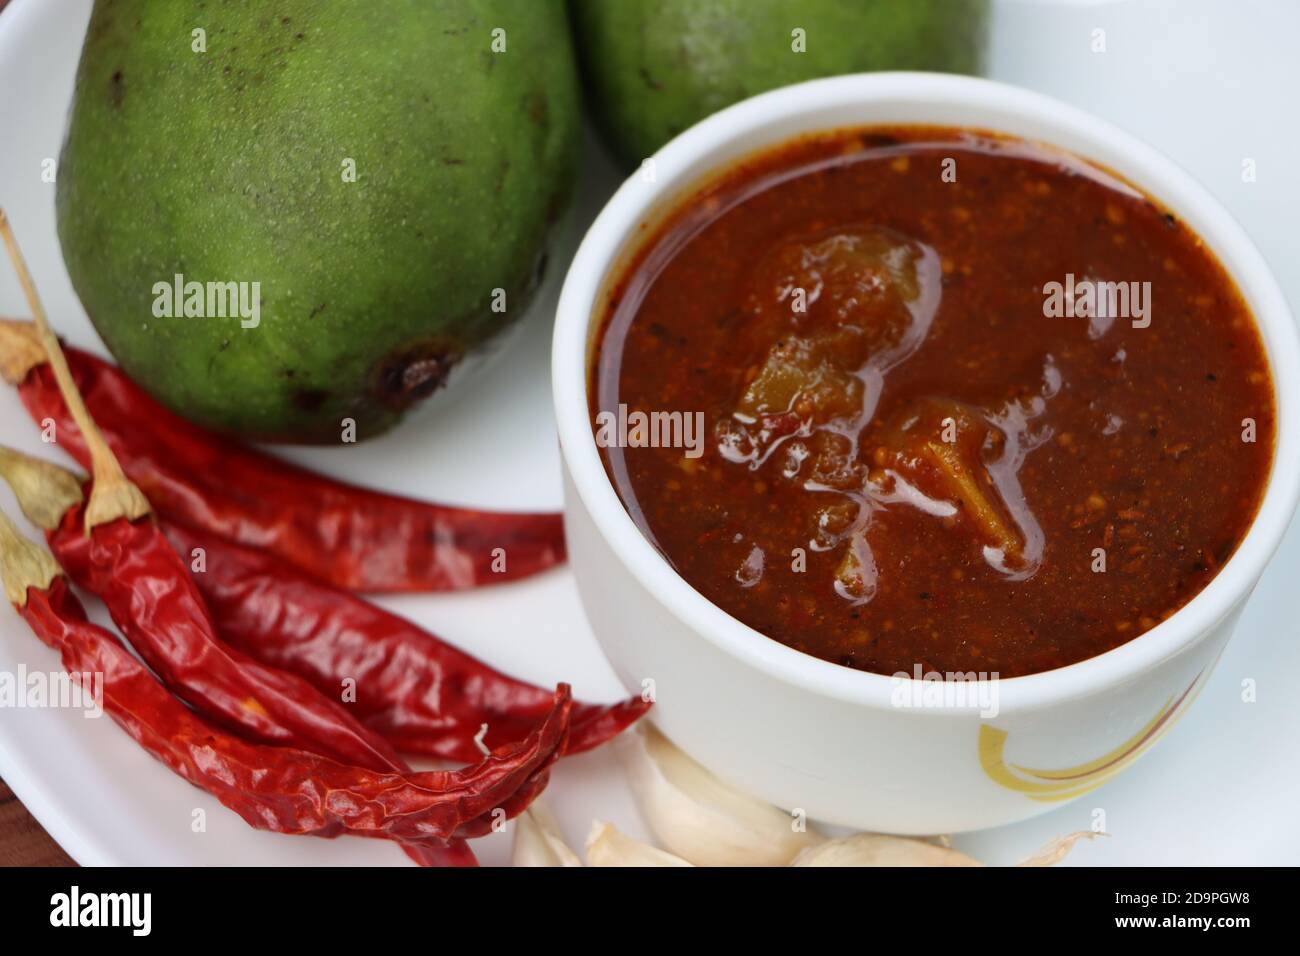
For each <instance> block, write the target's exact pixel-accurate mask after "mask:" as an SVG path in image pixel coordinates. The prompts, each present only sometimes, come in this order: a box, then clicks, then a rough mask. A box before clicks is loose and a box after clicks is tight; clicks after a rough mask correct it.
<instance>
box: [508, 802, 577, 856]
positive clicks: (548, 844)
mask: <svg viewBox="0 0 1300 956" xmlns="http://www.w3.org/2000/svg"><path fill="white" fill-rule="evenodd" d="M511 862H512V863H513V864H514V865H515V866H582V860H580V859H578V854H576V853H574V852H573V851H572V850H571V849H569V846H568V844H567V843H565V842H564V837H563V836H561V834H560V828H559V825H558V824H557V823H556V822H555V817H554V816H553V815H552V814H551V811H550V809H549V808H548V807H546V806H545V805H544V804H543V803H542V801H540V800H534V801H533V803H532V806H530V807H529V808H528V809H527V810H525V811H524V812H523V813H522V814H520V816H519V819H517V820H516V821H515V848H514V854H513V857H512V860H511Z"/></svg>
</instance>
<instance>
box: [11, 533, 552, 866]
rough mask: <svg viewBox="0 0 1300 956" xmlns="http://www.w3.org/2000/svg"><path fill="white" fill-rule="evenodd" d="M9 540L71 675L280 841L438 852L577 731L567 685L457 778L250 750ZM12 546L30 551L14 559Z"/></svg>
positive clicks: (284, 750) (27, 594)
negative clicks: (387, 844) (360, 842)
mask: <svg viewBox="0 0 1300 956" xmlns="http://www.w3.org/2000/svg"><path fill="white" fill-rule="evenodd" d="M0 525H3V526H7V527H6V528H5V529H4V530H3V531H0V544H2V545H3V547H2V548H0V551H2V552H3V556H2V557H0V572H2V573H3V577H4V584H5V592H6V596H7V597H9V599H10V601H11V602H12V603H13V604H14V605H15V607H16V608H17V609H18V611H19V613H20V614H21V615H22V617H23V618H24V619H25V620H26V621H27V622H28V624H29V625H30V626H31V628H32V630H33V631H34V632H35V633H36V635H37V636H38V637H40V638H41V639H42V640H43V641H45V643H47V644H49V645H50V646H51V647H54V648H55V649H56V650H58V651H59V652H60V654H61V656H62V659H63V665H64V668H65V669H66V670H67V671H68V673H70V674H74V675H79V674H87V673H93V674H102V675H103V676H102V691H103V697H104V699H103V704H104V709H105V710H106V711H107V712H108V713H109V714H110V715H111V716H112V717H113V718H114V719H115V720H116V721H117V722H118V723H119V724H120V725H121V726H122V727H123V728H125V729H126V731H127V732H128V733H130V734H131V736H132V737H134V738H135V739H136V740H137V741H138V742H139V743H140V744H141V746H143V747H144V748H145V749H146V750H147V751H148V752H149V753H151V754H152V755H153V756H155V757H157V758H158V759H159V760H161V761H162V762H163V763H165V764H167V766H169V767H170V768H171V769H172V770H173V771H175V772H176V773H177V774H179V775H180V776H182V777H184V778H185V779H187V780H189V781H190V782H191V783H193V784H194V785H196V786H198V787H201V788H202V789H204V790H206V791H208V792H209V793H211V794H213V795H214V796H215V797H217V799H219V800H220V801H221V802H222V803H223V804H225V805H226V806H227V807H229V808H230V809H231V810H233V811H235V812H236V813H238V814H239V815H240V816H241V817H243V818H244V820H246V821H247V822H248V823H249V824H250V825H251V826H254V827H257V828H258V829H264V830H272V831H275V832H277V833H289V834H307V835H313V836H322V837H333V836H338V835H340V834H344V833H347V834H352V835H357V836H368V837H385V838H389V839H393V840H397V841H399V842H401V843H403V844H404V845H407V846H412V847H423V846H428V847H432V848H435V849H437V848H441V847H443V846H444V845H445V842H446V841H448V840H451V839H454V838H455V837H456V834H457V832H458V831H460V830H462V829H463V828H466V827H470V828H473V829H474V830H475V831H477V830H479V829H480V827H481V824H479V823H478V822H477V821H479V820H481V819H482V818H484V817H485V816H490V814H491V813H492V811H493V810H494V809H496V808H499V807H502V806H503V805H506V804H508V803H509V802H510V800H511V798H512V796H514V795H516V794H518V793H519V792H520V790H521V789H522V788H525V787H527V786H529V782H530V781H535V780H537V779H538V778H539V777H540V778H542V779H544V778H545V774H546V767H547V766H548V765H549V764H550V763H551V762H552V761H553V760H554V759H555V757H556V755H557V753H558V752H559V749H560V748H561V747H562V746H563V742H564V738H565V736H566V734H567V730H568V719H569V706H570V704H569V692H568V688H567V686H565V685H561V686H560V687H559V688H558V689H557V690H556V693H555V698H554V707H553V709H552V712H551V714H550V715H549V716H548V718H547V719H546V720H545V721H543V722H542V724H541V725H539V727H538V729H537V731H536V732H535V733H534V734H532V735H531V736H530V737H529V738H528V739H527V740H525V741H523V742H521V743H518V744H514V745H511V746H508V747H505V748H502V749H500V750H499V751H496V752H494V753H493V754H491V755H490V756H488V757H486V758H485V759H484V760H482V761H481V762H479V763H478V764H477V765H476V766H474V767H471V768H468V769H465V770H457V771H433V772H423V773H404V774H403V773H382V772H375V771H371V770H366V769H363V768H360V767H352V766H347V765H345V764H341V763H338V762H336V761H333V760H330V759H328V758H325V757H321V756H319V755H317V754H314V753H309V752H305V751H300V750H295V749H292V748H288V747H270V746H265V745H260V744H253V743H248V742H246V741H244V740H241V739H240V738H238V737H235V736H234V735H231V734H227V733H226V732H224V731H223V730H221V729H219V728H217V727H215V726H212V725H210V724H208V723H206V722H205V721H203V719H202V718H201V717H199V716H198V715H197V714H195V713H194V712H193V711H191V710H190V709H189V708H187V707H185V706H184V705H183V704H182V703H180V702H179V701H178V700H176V698H174V697H173V696H172V695H171V694H170V693H168V692H167V690H166V689H165V688H164V687H163V686H162V685H161V684H160V683H159V682H158V680H157V679H156V678H155V677H154V676H153V675H152V674H151V673H150V672H149V670H148V669H147V668H146V667H145V666H144V665H143V664H141V663H140V662H139V661H138V660H136V658H134V657H133V656H132V655H131V654H130V653H128V652H127V651H126V649H125V648H124V647H122V645H121V644H120V643H118V642H117V641H116V640H115V639H114V638H113V636H112V635H110V634H109V633H108V632H107V631H105V630H104V629H103V628H101V627H99V626H98V625H96V624H93V623H91V622H90V621H88V620H87V619H86V615H85V611H84V610H83V609H82V607H81V605H80V603H79V602H78V601H77V599H76V598H75V597H74V596H73V595H72V593H71V592H70V591H69V590H68V587H67V581H66V579H65V578H64V577H63V576H62V575H61V574H59V573H58V568H57V566H56V565H54V563H53V562H52V561H49V560H48V558H49V556H48V555H44V559H45V560H42V558H41V555H42V554H43V552H40V553H39V554H35V555H33V554H32V553H31V552H37V551H39V549H35V548H34V547H32V546H31V543H30V542H27V541H25V540H23V539H21V538H17V537H16V532H15V531H14V530H13V527H12V525H10V524H8V520H7V519H3V521H0ZM15 541H19V542H21V544H22V545H26V548H27V549H30V550H27V553H25V554H20V553H16V552H17V550H18V549H16V548H15Z"/></svg>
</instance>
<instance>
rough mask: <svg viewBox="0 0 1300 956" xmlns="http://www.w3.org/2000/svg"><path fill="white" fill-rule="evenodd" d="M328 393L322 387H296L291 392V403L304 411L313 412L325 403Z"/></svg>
mask: <svg viewBox="0 0 1300 956" xmlns="http://www.w3.org/2000/svg"><path fill="white" fill-rule="evenodd" d="M329 397H330V393H329V392H327V391H325V389H323V388H297V389H294V390H293V392H292V398H293V404H294V405H295V406H296V407H297V408H300V409H302V410H303V411H304V412H314V411H316V409H318V408H320V407H321V406H322V405H324V404H325V400H326V399H327V398H329Z"/></svg>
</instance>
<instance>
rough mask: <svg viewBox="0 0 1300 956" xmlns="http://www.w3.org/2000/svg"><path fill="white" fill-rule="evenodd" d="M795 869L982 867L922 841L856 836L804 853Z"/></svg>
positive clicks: (961, 855)
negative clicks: (822, 867)
mask: <svg viewBox="0 0 1300 956" xmlns="http://www.w3.org/2000/svg"><path fill="white" fill-rule="evenodd" d="M793 865H794V866H983V865H984V864H983V863H980V862H979V861H978V860H975V859H972V858H971V857H969V856H967V855H966V854H965V853H959V852H958V851H957V850H954V849H951V848H950V847H946V846H937V845H936V844H934V843H928V842H926V841H924V840H912V839H909V838H907V837H897V836H887V835H885V834H883V833H857V834H854V835H853V836H850V837H843V838H842V839H839V840H828V841H827V842H825V843H822V844H820V845H819V846H815V847H812V848H810V849H807V850H804V851H803V852H802V853H800V854H799V856H798V857H797V858H796V859H795V861H794V864H793Z"/></svg>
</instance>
